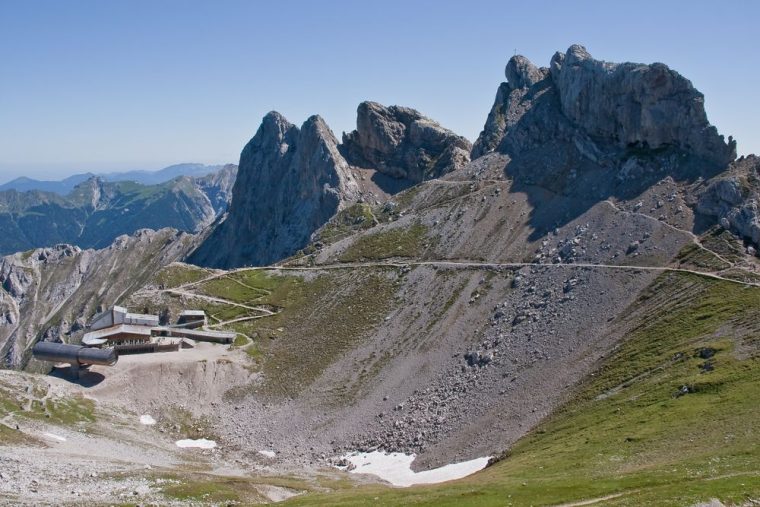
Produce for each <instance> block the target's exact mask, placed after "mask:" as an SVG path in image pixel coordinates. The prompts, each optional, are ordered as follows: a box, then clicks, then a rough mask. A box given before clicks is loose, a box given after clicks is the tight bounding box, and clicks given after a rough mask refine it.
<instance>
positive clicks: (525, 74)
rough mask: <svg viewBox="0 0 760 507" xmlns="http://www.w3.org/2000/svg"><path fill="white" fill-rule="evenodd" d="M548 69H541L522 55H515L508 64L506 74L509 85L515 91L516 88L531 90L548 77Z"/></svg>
mask: <svg viewBox="0 0 760 507" xmlns="http://www.w3.org/2000/svg"><path fill="white" fill-rule="evenodd" d="M545 71H546V69H539V68H538V67H536V66H535V65H533V63H532V62H531V61H530V60H528V59H527V58H525V57H524V56H522V55H515V56H513V57H512V58H510V59H509V62H507V68H506V69H505V71H504V74H505V75H506V77H507V83H509V86H510V88H512V89H513V90H514V89H515V88H530V87H531V86H533V85H534V84H536V83H538V82H539V81H541V80H542V79H543V78H544V77H546V72H545Z"/></svg>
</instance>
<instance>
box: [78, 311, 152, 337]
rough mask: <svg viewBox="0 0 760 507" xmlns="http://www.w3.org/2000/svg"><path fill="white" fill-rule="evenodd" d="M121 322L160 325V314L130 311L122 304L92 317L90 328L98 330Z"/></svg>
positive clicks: (136, 324) (138, 324) (137, 324)
mask: <svg viewBox="0 0 760 507" xmlns="http://www.w3.org/2000/svg"><path fill="white" fill-rule="evenodd" d="M120 324H128V325H134V326H158V324H159V319H158V315H146V314H142V313H130V312H128V311H127V309H126V308H124V307H122V306H114V307H113V308H111V309H110V310H108V311H105V312H102V313H99V314H97V315H95V317H93V318H92V322H91V323H90V329H91V330H93V331H97V330H99V329H105V328H109V327H113V326H118V325H120Z"/></svg>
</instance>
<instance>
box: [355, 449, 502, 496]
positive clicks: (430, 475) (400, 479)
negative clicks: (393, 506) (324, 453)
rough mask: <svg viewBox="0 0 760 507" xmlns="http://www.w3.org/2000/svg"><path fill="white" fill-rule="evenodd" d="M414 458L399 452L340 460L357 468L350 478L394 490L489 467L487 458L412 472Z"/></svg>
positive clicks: (370, 453) (356, 456) (458, 476)
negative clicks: (367, 477)
mask: <svg viewBox="0 0 760 507" xmlns="http://www.w3.org/2000/svg"><path fill="white" fill-rule="evenodd" d="M415 457H416V455H415V454H412V455H408V454H402V453H399V452H394V453H392V454H387V453H384V452H380V451H374V452H369V453H366V452H365V453H353V454H346V455H345V456H343V458H344V459H345V460H347V461H348V462H349V463H351V464H352V465H354V466H355V467H356V468H354V469H352V470H350V472H351V473H352V474H372V475H376V476H377V477H380V478H381V479H383V480H385V481H388V482H390V483H391V484H393V485H394V486H401V487H407V486H412V485H414V484H436V483H438V482H445V481H452V480H454V479H461V478H462V477H466V476H468V475H470V474H473V473H475V472H477V471H478V470H482V469H484V468H485V467H486V465H487V464H488V460H489V459H490V457H485V458H477V459H473V460H470V461H463V462H461V463H453V464H451V465H446V466H442V467H441V468H434V469H433V470H425V471H423V472H414V471H413V470H412V462H413V461H414V458H415Z"/></svg>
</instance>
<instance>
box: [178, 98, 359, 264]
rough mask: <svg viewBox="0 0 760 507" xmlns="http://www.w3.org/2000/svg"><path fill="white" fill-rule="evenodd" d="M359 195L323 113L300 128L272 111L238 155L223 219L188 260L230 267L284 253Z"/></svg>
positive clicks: (269, 260) (276, 257) (264, 261)
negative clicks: (228, 207) (229, 200)
mask: <svg viewBox="0 0 760 507" xmlns="http://www.w3.org/2000/svg"><path fill="white" fill-rule="evenodd" d="M358 195H359V187H358V185H357V183H356V181H355V180H354V177H353V175H352V174H351V171H350V169H349V166H348V163H347V162H346V160H345V159H344V158H343V157H342V155H341V154H340V152H339V151H338V142H337V139H336V138H335V135H334V134H333V132H332V131H331V130H330V128H329V127H328V126H327V124H326V123H325V121H324V120H323V119H322V118H321V117H319V116H312V117H310V118H309V119H307V120H306V121H305V122H304V124H303V125H302V126H301V128H300V129H299V128H298V127H296V126H295V125H293V124H291V123H290V122H288V120H287V119H285V117H284V116H282V115H281V114H279V113H277V112H275V111H272V112H270V113H268V114H267V115H266V116H264V118H263V120H262V123H261V126H260V127H259V129H258V130H257V132H256V135H254V137H253V138H252V139H251V140H250V141H249V142H248V144H247V145H246V146H245V148H244V149H243V151H242V153H241V155H240V164H239V168H238V176H237V180H236V182H235V186H234V189H233V195H232V206H231V207H230V211H229V214H228V217H227V218H226V220H225V221H224V222H222V223H221V224H219V225H218V226H217V228H216V229H215V230H214V231H213V233H212V234H211V236H210V237H209V238H208V239H207V240H206V241H205V242H204V243H203V244H201V246H200V247H199V248H198V249H197V250H196V251H195V252H193V254H192V255H191V256H190V258H189V260H190V261H191V262H193V263H196V264H201V265H207V266H214V267H232V266H241V265H252V264H255V265H258V264H269V263H272V262H275V261H277V260H280V259H283V258H285V257H287V256H289V255H292V254H293V253H295V252H296V251H297V250H298V249H299V248H302V247H304V246H305V245H306V244H307V243H308V241H309V238H310V236H311V234H312V232H314V231H315V230H316V229H318V228H319V227H320V226H321V225H323V224H324V223H325V222H327V220H329V219H330V217H332V216H333V215H334V214H335V213H336V212H337V211H339V210H340V209H341V207H342V206H344V204H345V203H346V202H352V201H354V200H356V199H357V198H358Z"/></svg>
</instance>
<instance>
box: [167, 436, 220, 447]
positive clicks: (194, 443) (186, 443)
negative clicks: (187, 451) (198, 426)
mask: <svg viewBox="0 0 760 507" xmlns="http://www.w3.org/2000/svg"><path fill="white" fill-rule="evenodd" d="M174 443H175V444H177V447H185V448H187V447H198V448H200V449H213V448H214V447H216V442H214V441H213V440H206V439H205V438H199V439H197V440H193V439H192V438H186V439H184V440H177V441H176V442H174Z"/></svg>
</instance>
